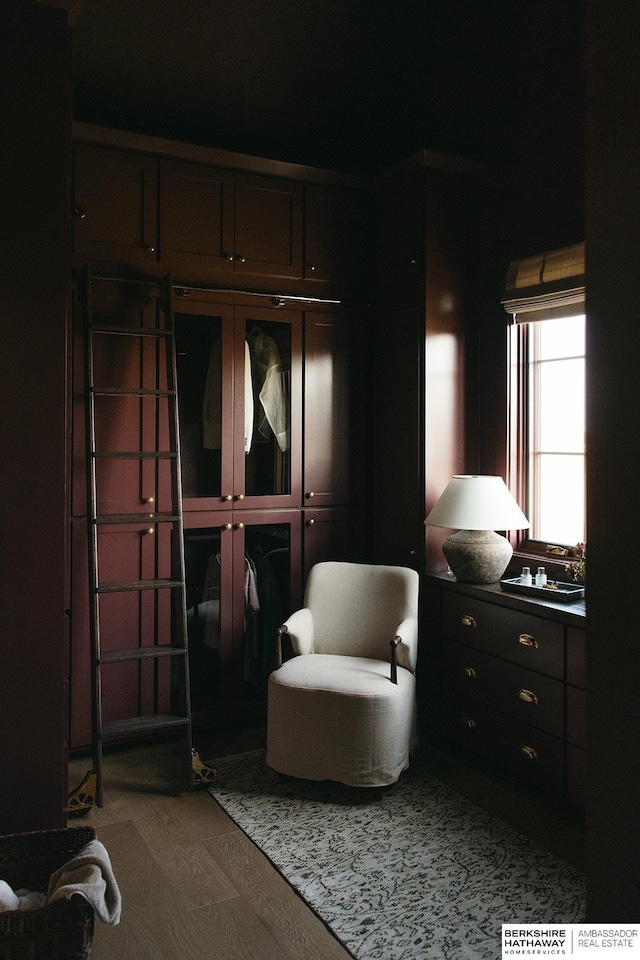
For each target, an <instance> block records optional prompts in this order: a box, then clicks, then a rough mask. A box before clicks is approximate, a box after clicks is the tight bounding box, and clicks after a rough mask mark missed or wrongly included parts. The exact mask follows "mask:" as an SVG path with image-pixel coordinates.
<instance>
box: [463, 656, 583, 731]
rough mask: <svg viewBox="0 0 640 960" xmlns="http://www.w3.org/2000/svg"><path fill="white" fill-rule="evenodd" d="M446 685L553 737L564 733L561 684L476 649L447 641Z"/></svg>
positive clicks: (562, 688)
mask: <svg viewBox="0 0 640 960" xmlns="http://www.w3.org/2000/svg"><path fill="white" fill-rule="evenodd" d="M445 656H446V662H447V672H448V674H449V682H450V689H451V690H452V692H453V693H454V694H456V693H458V694H463V695H464V696H466V697H471V698H473V699H474V700H479V701H481V702H482V703H484V704H486V705H488V706H491V707H495V708H496V709H497V710H501V711H502V712H504V713H507V714H509V715H510V716H512V717H515V718H516V719H518V720H522V721H524V722H525V723H530V724H532V725H533V726H535V727H537V728H538V729H540V730H545V731H546V732H547V733H551V734H553V735H554V736H556V737H563V736H564V685H563V684H562V683H561V682H560V681H559V680H554V679H553V678H551V677H546V676H543V675H542V674H539V673H534V672H533V671H531V670H525V669H524V668H523V667H520V666H518V665H517V664H514V663H507V662H506V661H504V660H499V659H498V658H496V657H491V656H488V655H487V654H486V653H482V652H481V651H479V650H475V649H473V648H469V647H465V646H463V645H462V644H458V643H451V644H449V645H448V646H447V650H446V655H445Z"/></svg>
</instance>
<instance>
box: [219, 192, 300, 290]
mask: <svg viewBox="0 0 640 960" xmlns="http://www.w3.org/2000/svg"><path fill="white" fill-rule="evenodd" d="M235 181H236V193H235V243H234V249H233V255H234V269H235V270H236V271H237V272H239V273H258V274H263V275H267V276H271V277H301V276H302V221H303V216H302V206H303V187H302V184H301V183H297V182H296V181H292V180H280V179H278V178H277V177H263V176H259V175H257V174H245V173H238V174H236V178H235Z"/></svg>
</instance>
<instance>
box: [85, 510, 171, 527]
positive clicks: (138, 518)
mask: <svg viewBox="0 0 640 960" xmlns="http://www.w3.org/2000/svg"><path fill="white" fill-rule="evenodd" d="M179 520H180V517H179V516H178V514H177V513H108V514H101V515H100V516H99V517H96V518H95V520H94V523H97V524H98V525H99V526H102V525H103V524H110V523H111V524H115V523H118V524H119V523H146V524H149V523H177V522H178V521H179Z"/></svg>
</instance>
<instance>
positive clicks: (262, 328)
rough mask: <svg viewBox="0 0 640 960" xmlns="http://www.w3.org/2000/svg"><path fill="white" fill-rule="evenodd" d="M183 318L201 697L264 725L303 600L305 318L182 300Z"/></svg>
mask: <svg viewBox="0 0 640 960" xmlns="http://www.w3.org/2000/svg"><path fill="white" fill-rule="evenodd" d="M174 321H175V331H176V364H177V387H178V398H179V425H180V456H181V465H182V497H183V510H184V527H185V534H184V540H185V562H186V577H187V595H188V600H187V604H188V610H187V625H188V631H189V650H190V665H191V691H192V700H193V704H194V708H195V710H196V713H197V712H198V710H201V711H203V712H206V713H211V712H212V713H213V715H214V716H215V719H216V722H219V723H225V724H232V725H238V724H239V723H246V722H250V721H252V720H255V721H256V722H260V721H261V720H262V712H263V710H264V702H265V699H266V680H267V677H268V675H269V673H270V672H271V670H273V668H274V666H275V643H276V637H277V628H278V626H279V625H280V623H282V622H283V621H284V620H285V619H286V617H287V615H288V613H289V612H290V609H291V603H292V600H293V598H297V597H298V595H299V593H300V569H301V557H300V538H301V529H300V527H301V516H300V505H301V496H302V493H301V475H302V471H301V462H302V454H301V447H302V437H301V426H302V360H301V356H302V314H301V313H300V312H299V311H296V310H289V309H281V308H278V309H276V308H271V307H262V306H261V305H257V306H256V305H255V304H254V305H253V306H243V305H238V304H237V303H235V304H234V303H218V302H215V303H214V302H211V301H207V300H200V299H198V300H194V299H192V298H191V297H189V298H188V299H187V298H181V297H180V296H177V297H176V300H175V309H174Z"/></svg>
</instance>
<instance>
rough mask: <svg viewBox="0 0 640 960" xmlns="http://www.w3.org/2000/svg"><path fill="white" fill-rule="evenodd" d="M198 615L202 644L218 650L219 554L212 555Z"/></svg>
mask: <svg viewBox="0 0 640 960" xmlns="http://www.w3.org/2000/svg"><path fill="white" fill-rule="evenodd" d="M198 615H199V616H200V617H202V619H203V620H204V632H203V635H202V642H203V644H204V645H205V647H209V649H210V650H219V649H220V554H219V553H212V554H211V556H210V557H209V563H208V564H207V572H206V574H205V577H204V584H203V586H202V603H200V604H199V605H198Z"/></svg>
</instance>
